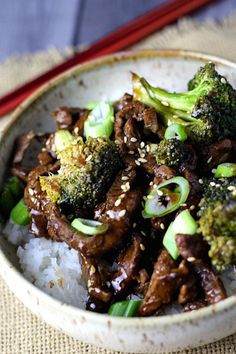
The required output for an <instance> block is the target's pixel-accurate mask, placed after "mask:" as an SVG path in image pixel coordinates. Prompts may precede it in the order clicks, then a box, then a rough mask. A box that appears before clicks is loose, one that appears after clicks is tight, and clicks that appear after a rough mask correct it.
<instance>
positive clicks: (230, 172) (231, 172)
mask: <svg viewBox="0 0 236 354" xmlns="http://www.w3.org/2000/svg"><path fill="white" fill-rule="evenodd" d="M234 176H236V163H230V162H225V163H221V164H220V165H218V166H217V168H216V172H215V177H216V178H221V177H234Z"/></svg>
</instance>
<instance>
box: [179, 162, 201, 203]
mask: <svg viewBox="0 0 236 354" xmlns="http://www.w3.org/2000/svg"><path fill="white" fill-rule="evenodd" d="M183 174H184V177H185V178H186V179H187V181H188V182H189V184H190V192H189V196H188V199H187V201H186V204H187V206H188V207H191V208H194V209H197V207H198V204H199V202H200V200H201V197H202V187H201V185H200V183H199V178H198V176H197V175H196V174H195V173H194V172H193V171H191V170H190V169H188V168H184V171H183ZM194 209H193V210H194Z"/></svg>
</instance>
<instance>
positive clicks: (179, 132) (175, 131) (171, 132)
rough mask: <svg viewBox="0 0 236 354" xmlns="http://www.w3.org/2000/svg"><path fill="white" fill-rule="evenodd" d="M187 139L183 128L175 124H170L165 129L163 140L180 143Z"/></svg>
mask: <svg viewBox="0 0 236 354" xmlns="http://www.w3.org/2000/svg"><path fill="white" fill-rule="evenodd" d="M187 138H188V136H187V134H186V131H185V128H184V127H183V126H182V125H180V124H177V123H174V124H171V125H170V126H169V127H167V128H166V131H165V139H167V140H169V139H177V140H180V141H185V140H186V139H187Z"/></svg>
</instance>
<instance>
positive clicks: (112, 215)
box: [107, 210, 115, 219]
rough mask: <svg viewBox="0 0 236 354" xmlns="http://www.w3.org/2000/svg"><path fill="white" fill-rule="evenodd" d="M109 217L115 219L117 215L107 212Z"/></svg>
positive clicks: (110, 211)
mask: <svg viewBox="0 0 236 354" xmlns="http://www.w3.org/2000/svg"><path fill="white" fill-rule="evenodd" d="M107 215H108V216H109V218H111V219H114V218H115V215H114V212H113V211H112V210H107Z"/></svg>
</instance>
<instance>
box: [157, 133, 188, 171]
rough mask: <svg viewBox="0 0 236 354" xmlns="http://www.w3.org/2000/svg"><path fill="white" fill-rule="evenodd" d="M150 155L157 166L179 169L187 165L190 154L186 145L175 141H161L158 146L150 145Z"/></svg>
mask: <svg viewBox="0 0 236 354" xmlns="http://www.w3.org/2000/svg"><path fill="white" fill-rule="evenodd" d="M151 153H152V154H153V155H154V156H155V158H156V161H157V164H158V165H167V166H170V167H174V168H180V167H181V166H183V165H184V164H187V163H188V161H189V159H190V158H191V153H190V151H189V149H188V147H187V145H186V144H184V143H182V142H181V141H179V140H177V139H170V140H165V139H163V140H161V142H160V143H159V144H151Z"/></svg>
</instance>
